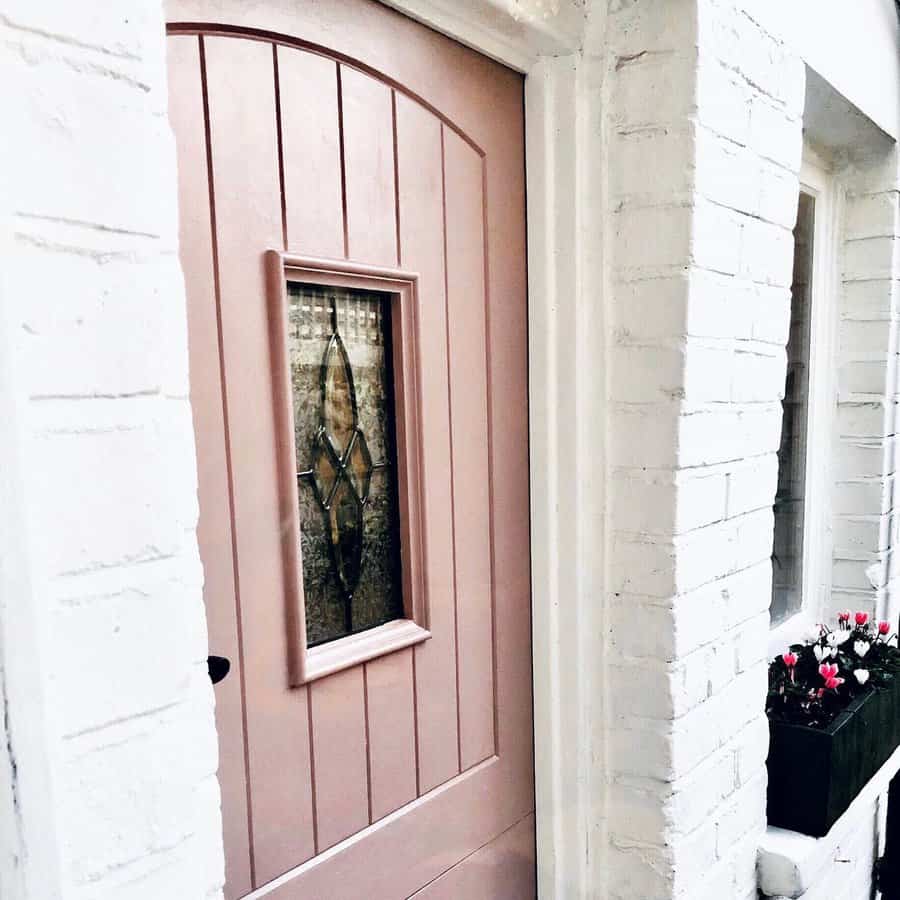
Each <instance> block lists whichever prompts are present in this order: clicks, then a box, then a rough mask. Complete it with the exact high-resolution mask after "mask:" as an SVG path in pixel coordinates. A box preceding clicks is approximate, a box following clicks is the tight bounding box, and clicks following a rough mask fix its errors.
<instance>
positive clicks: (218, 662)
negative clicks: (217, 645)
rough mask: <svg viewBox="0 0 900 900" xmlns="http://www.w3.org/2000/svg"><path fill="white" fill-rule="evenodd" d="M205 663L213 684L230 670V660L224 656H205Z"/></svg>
mask: <svg viewBox="0 0 900 900" xmlns="http://www.w3.org/2000/svg"><path fill="white" fill-rule="evenodd" d="M206 664H207V666H208V667H209V680H210V681H211V682H212V683H213V684H218V683H219V682H220V681H221V680H222V679H223V678H224V677H225V676H226V675H227V674H228V673H229V672H230V671H231V660H229V659H227V658H226V657H224V656H207V657H206Z"/></svg>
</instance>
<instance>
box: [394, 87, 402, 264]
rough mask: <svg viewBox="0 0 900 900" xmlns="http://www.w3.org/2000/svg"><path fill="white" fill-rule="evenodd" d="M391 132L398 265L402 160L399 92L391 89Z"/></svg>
mask: <svg viewBox="0 0 900 900" xmlns="http://www.w3.org/2000/svg"><path fill="white" fill-rule="evenodd" d="M391 134H392V137H393V139H394V221H395V223H396V235H397V238H396V240H397V265H398V266H402V265H403V246H402V242H401V240H400V160H399V158H398V155H397V92H396V91H394V90H392V91H391Z"/></svg>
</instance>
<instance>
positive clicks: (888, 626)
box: [878, 622, 891, 635]
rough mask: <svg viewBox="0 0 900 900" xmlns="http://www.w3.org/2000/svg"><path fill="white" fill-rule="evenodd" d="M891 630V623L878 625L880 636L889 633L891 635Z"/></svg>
mask: <svg viewBox="0 0 900 900" xmlns="http://www.w3.org/2000/svg"><path fill="white" fill-rule="evenodd" d="M890 630H891V623H890V622H879V623H878V633H879V634H880V635H885V634H889V633H890Z"/></svg>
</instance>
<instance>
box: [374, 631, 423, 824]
mask: <svg viewBox="0 0 900 900" xmlns="http://www.w3.org/2000/svg"><path fill="white" fill-rule="evenodd" d="M412 654H413V650H412V648H410V649H408V650H402V651H400V652H399V653H393V654H391V655H390V656H383V657H381V659H375V660H372V662H370V663H367V664H366V667H365V671H366V698H367V702H366V708H367V713H368V722H369V782H370V785H371V787H370V796H371V801H372V816H371V818H372V821H373V822H374V821H377V820H378V819H380V818H382V816H386V815H387V814H388V813H391V812H393V811H394V810H395V809H399V808H400V807H401V806H403V805H404V804H406V803H409V802H410V800H414V799H415V797H416V794H417V791H416V722H415V700H414V697H413V660H412Z"/></svg>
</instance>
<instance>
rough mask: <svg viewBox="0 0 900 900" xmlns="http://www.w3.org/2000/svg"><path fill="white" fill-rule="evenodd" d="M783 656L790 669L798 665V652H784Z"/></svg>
mask: <svg viewBox="0 0 900 900" xmlns="http://www.w3.org/2000/svg"><path fill="white" fill-rule="evenodd" d="M781 658H782V659H783V660H784V664H785V665H786V666H787V667H788V668H789V669H793V668H794V666H796V665H797V654H796V653H782V655H781Z"/></svg>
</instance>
